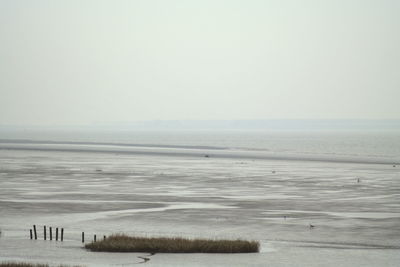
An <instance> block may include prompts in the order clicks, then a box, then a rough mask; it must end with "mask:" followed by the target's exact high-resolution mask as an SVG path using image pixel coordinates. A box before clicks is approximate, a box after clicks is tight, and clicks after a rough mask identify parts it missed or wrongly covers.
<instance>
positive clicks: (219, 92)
mask: <svg viewBox="0 0 400 267" xmlns="http://www.w3.org/2000/svg"><path fill="white" fill-rule="evenodd" d="M399 14H400V1H398V0H374V1H372V0H332V1H324V0H302V1H298V0H274V1H272V0H271V1H268V0H246V1H245V0H242V1H237V0H202V1H190V0H168V1H165V0H159V1H156V0H132V1H131V0H118V1H100V0H93V1H85V0H68V1H67V0H65V1H58V0H49V1H43V0H35V1H30V0H27V1H21V0H0V125H71V124H92V123H114V122H122V123H123V122H131V121H143V120H236V119H237V120H247V119H252V120H259V119H378V120H380V119H400V104H399V103H400V30H399V29H400V16H399Z"/></svg>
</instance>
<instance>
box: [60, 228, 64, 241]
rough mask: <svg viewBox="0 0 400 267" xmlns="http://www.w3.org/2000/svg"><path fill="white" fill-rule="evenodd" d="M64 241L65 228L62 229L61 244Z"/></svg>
mask: <svg viewBox="0 0 400 267" xmlns="http://www.w3.org/2000/svg"><path fill="white" fill-rule="evenodd" d="M62 241H64V228H61V242H62Z"/></svg>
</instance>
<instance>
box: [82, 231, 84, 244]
mask: <svg viewBox="0 0 400 267" xmlns="http://www.w3.org/2000/svg"><path fill="white" fill-rule="evenodd" d="M82 243H85V232H82Z"/></svg>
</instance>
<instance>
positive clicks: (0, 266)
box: [0, 262, 80, 267]
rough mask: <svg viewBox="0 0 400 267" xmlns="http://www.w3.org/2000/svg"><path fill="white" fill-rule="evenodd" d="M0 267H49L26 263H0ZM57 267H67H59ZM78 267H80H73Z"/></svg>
mask: <svg viewBox="0 0 400 267" xmlns="http://www.w3.org/2000/svg"><path fill="white" fill-rule="evenodd" d="M0 267H49V265H48V264H37V263H26V262H0ZM58 267H69V266H68V265H59V266H58ZM73 267H80V266H73Z"/></svg>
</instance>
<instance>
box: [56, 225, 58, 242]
mask: <svg viewBox="0 0 400 267" xmlns="http://www.w3.org/2000/svg"><path fill="white" fill-rule="evenodd" d="M56 241H58V227H57V228H56Z"/></svg>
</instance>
